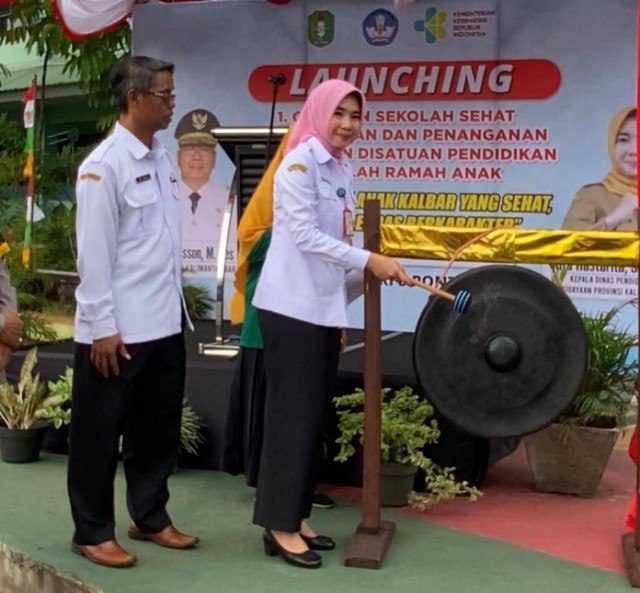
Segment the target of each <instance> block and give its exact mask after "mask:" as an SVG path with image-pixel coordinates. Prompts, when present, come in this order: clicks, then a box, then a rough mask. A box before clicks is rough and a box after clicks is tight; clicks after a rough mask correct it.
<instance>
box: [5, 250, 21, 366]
mask: <svg viewBox="0 0 640 593" xmlns="http://www.w3.org/2000/svg"><path fill="white" fill-rule="evenodd" d="M21 339H22V320H21V319H20V316H19V315H18V303H17V299H16V290H15V288H14V287H13V286H12V285H11V278H10V277H9V272H8V270H7V266H6V264H5V263H4V260H0V343H2V344H4V345H5V346H8V347H9V348H11V349H14V348H17V347H18V345H19V344H20V340H21ZM5 359H6V361H5ZM1 362H5V365H6V362H8V358H7V357H6V356H2V357H1V360H0V363H1ZM0 368H4V366H2V365H1V364H0Z"/></svg>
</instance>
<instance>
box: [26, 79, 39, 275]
mask: <svg viewBox="0 0 640 593" xmlns="http://www.w3.org/2000/svg"><path fill="white" fill-rule="evenodd" d="M37 84H38V81H37V77H36V75H35V74H34V76H33V80H32V81H31V86H30V87H29V88H28V89H27V92H26V93H25V95H24V98H23V102H24V127H25V131H26V139H25V147H24V152H25V153H26V155H27V158H26V162H25V165H24V169H23V171H22V175H23V177H24V178H25V179H26V181H27V184H26V222H25V228H24V243H23V246H22V265H23V266H24V267H25V268H28V267H29V266H30V265H31V252H32V231H33V211H34V194H35V183H34V177H35V150H34V125H35V104H36V91H37Z"/></svg>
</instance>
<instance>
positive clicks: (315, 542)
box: [300, 534, 336, 552]
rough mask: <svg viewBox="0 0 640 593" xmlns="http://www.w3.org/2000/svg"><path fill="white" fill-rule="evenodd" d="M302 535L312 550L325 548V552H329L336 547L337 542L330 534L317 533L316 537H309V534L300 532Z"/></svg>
mask: <svg viewBox="0 0 640 593" xmlns="http://www.w3.org/2000/svg"><path fill="white" fill-rule="evenodd" d="M300 537H301V538H302V539H303V540H304V541H305V543H306V544H307V545H308V546H309V548H310V549H311V550H324V551H325V552H328V551H329V550H333V549H334V548H335V547H336V542H334V541H333V540H332V539H331V538H330V537H329V536H328V535H316V536H314V537H309V536H307V535H302V534H300Z"/></svg>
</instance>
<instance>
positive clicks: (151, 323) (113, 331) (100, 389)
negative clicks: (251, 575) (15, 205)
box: [68, 56, 198, 567]
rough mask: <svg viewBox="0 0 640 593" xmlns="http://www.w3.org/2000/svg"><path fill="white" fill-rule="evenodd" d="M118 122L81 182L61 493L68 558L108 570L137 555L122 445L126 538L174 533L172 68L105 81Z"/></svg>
mask: <svg viewBox="0 0 640 593" xmlns="http://www.w3.org/2000/svg"><path fill="white" fill-rule="evenodd" d="M111 88H112V91H113V93H114V96H115V99H116V104H117V107H118V111H119V113H120V117H119V120H118V123H117V124H116V126H115V128H114V130H113V133H112V134H111V135H109V137H108V138H107V139H106V140H104V141H103V142H102V143H101V144H100V145H99V146H98V147H97V148H96V149H95V150H94V151H93V152H92V153H91V154H90V155H89V157H87V159H86V160H85V161H84V163H83V164H82V165H81V166H80V169H79V171H78V181H77V185H76V194H77V203H78V211H77V219H76V228H77V236H78V272H79V275H80V285H79V286H78V289H77V291H76V301H77V310H76V326H75V341H76V353H75V361H74V383H73V397H72V401H73V404H72V423H71V430H70V437H71V442H70V453H69V474H68V488H69V498H70V501H71V510H72V515H73V520H74V523H75V533H74V536H73V543H72V550H73V551H75V552H77V553H78V554H81V555H83V556H86V557H87V558H88V559H89V560H91V561H93V562H96V563H97V564H102V565H105V566H112V567H124V566H131V565H132V564H134V563H135V561H136V558H135V557H134V556H132V555H131V554H129V553H128V552H126V551H125V550H124V549H123V548H122V547H121V546H120V545H119V544H118V542H117V541H116V539H115V533H114V530H115V520H114V500H113V499H114V492H113V482H114V477H115V471H116V465H117V458H118V441H119V438H120V435H122V459H123V464H124V470H125V476H126V480H127V506H128V509H129V514H130V515H131V518H132V520H133V522H132V523H131V525H130V526H129V537H130V538H132V539H138V540H140V539H141V540H150V541H153V542H155V543H157V544H159V545H161V546H164V547H168V548H177V549H183V548H190V547H193V546H194V545H195V544H196V543H198V538H196V537H193V536H188V535H185V534H183V533H180V532H179V531H178V530H177V529H176V528H175V527H174V526H173V524H172V522H171V519H170V517H169V515H168V513H167V510H166V504H167V501H168V499H169V491H168V488H167V479H168V478H169V475H170V474H171V470H172V468H173V466H174V464H175V462H176V458H177V454H178V445H179V435H180V421H181V412H182V399H183V394H184V379H185V361H186V354H185V346H184V337H183V334H182V325H183V320H188V318H187V317H186V314H185V313H184V310H183V300H182V287H181V269H182V261H181V249H182V246H181V237H180V211H179V206H178V204H179V195H178V182H177V179H176V177H175V167H174V162H173V159H172V157H171V155H170V153H169V152H168V151H167V150H166V149H165V148H164V147H163V146H162V145H161V144H160V142H159V141H158V140H157V139H156V138H155V137H154V135H155V133H156V132H158V131H159V130H162V129H164V128H166V127H168V125H169V124H170V122H171V117H172V115H173V108H174V106H175V94H174V84H173V65H172V64H170V63H168V62H162V61H159V60H155V59H153V58H146V57H140V56H136V57H130V58H125V59H123V60H121V61H120V62H119V63H118V64H117V65H116V66H115V68H114V69H113V71H112V73H111Z"/></svg>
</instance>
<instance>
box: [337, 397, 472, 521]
mask: <svg viewBox="0 0 640 593" xmlns="http://www.w3.org/2000/svg"><path fill="white" fill-rule="evenodd" d="M381 400H382V412H381V419H382V424H381V443H380V445H381V450H380V453H381V457H382V462H383V463H398V464H404V465H412V466H415V467H417V468H419V469H421V470H422V471H423V472H424V475H425V492H411V494H410V495H409V503H410V504H411V506H413V507H415V508H417V509H419V510H425V509H427V508H428V507H430V506H432V505H434V504H435V503H437V502H439V501H441V500H451V499H453V498H455V497H456V496H458V495H467V496H468V497H469V500H472V501H473V500H477V499H478V497H479V496H481V494H482V493H481V492H480V491H479V490H478V489H477V488H474V487H472V486H469V484H468V483H467V482H466V481H463V482H458V481H456V479H455V476H454V473H453V472H454V471H455V468H452V467H446V468H441V467H440V466H438V465H437V464H436V463H434V462H433V460H431V459H429V458H428V457H426V456H425V455H424V453H423V449H424V447H425V445H427V444H430V443H435V442H437V440H438V438H439V436H440V430H439V428H438V423H437V421H436V420H435V419H434V418H433V407H432V406H431V404H430V403H429V402H428V401H427V400H425V399H421V398H419V397H418V395H416V394H415V393H413V390H412V389H411V387H402V388H401V389H398V390H396V391H394V392H392V391H391V389H388V388H387V389H383V390H382V392H381ZM333 402H334V405H335V406H336V408H337V413H338V431H339V433H340V436H339V437H338V438H337V439H336V443H337V444H338V445H340V450H339V451H338V454H337V455H336V457H335V459H336V461H346V460H347V459H348V458H349V457H351V456H352V455H353V454H354V453H355V451H356V449H355V443H356V442H358V443H360V445H362V443H363V438H364V411H363V405H364V391H363V390H362V389H356V390H355V392H354V393H350V394H347V395H342V396H339V397H336V398H334V400H333Z"/></svg>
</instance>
